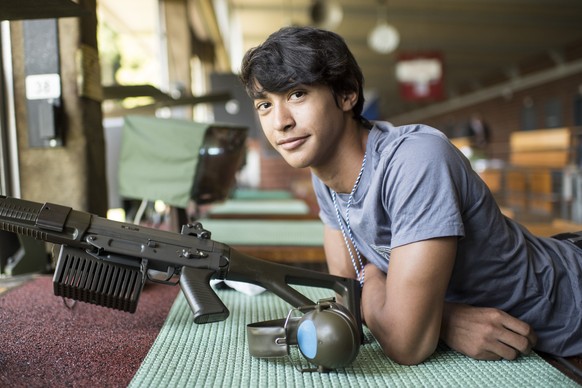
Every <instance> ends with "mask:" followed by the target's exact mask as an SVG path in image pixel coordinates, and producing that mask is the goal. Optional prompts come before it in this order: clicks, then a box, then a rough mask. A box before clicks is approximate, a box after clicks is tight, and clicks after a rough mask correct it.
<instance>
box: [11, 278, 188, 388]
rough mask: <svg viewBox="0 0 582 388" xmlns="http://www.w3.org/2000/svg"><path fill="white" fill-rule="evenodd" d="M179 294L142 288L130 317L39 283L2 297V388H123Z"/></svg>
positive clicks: (42, 281) (45, 282) (176, 289)
mask: <svg viewBox="0 0 582 388" xmlns="http://www.w3.org/2000/svg"><path fill="white" fill-rule="evenodd" d="M179 291H180V288H179V287H177V286H176V287H169V286H162V285H157V284H146V286H145V288H144V290H143V292H142V294H141V298H140V301H139V305H138V307H137V311H136V312H135V314H129V313H126V312H123V311H117V310H112V309H108V308H105V307H101V306H94V305H90V304H87V303H77V304H76V305H75V307H74V308H73V309H72V310H71V309H68V308H67V307H65V306H64V304H63V299H62V298H60V297H56V296H55V295H54V294H53V284H52V278H51V277H50V276H43V277H39V278H37V279H34V280H32V281H28V282H26V283H25V284H23V285H21V286H18V287H17V288H14V289H11V290H9V291H7V292H6V293H4V294H2V295H1V296H0V387H11V388H12V387H27V388H30V387H43V388H47V387H126V386H127V384H128V383H129V382H130V381H131V379H132V378H133V376H134V374H135V372H136V371H137V370H138V368H139V366H140V364H141V362H142V360H143V359H144V358H145V356H146V354H147V352H148V350H149V349H150V347H151V345H152V343H153V342H154V340H155V339H156V336H157V335H158V332H159V330H160V328H161V327H162V325H163V324H164V321H165V319H166V317H167V315H168V311H169V310H170V307H171V306H172V302H173V301H174V300H175V298H176V294H177V293H178V292H179Z"/></svg>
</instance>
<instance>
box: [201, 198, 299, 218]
mask: <svg viewBox="0 0 582 388" xmlns="http://www.w3.org/2000/svg"><path fill="white" fill-rule="evenodd" d="M307 213H309V206H307V204H306V203H305V202H304V201H302V200H299V199H266V200H262V201H258V200H254V199H231V200H227V201H224V202H222V203H218V204H216V205H213V206H212V208H211V209H210V210H209V211H208V214H210V215H221V214H238V215H245V214H307Z"/></svg>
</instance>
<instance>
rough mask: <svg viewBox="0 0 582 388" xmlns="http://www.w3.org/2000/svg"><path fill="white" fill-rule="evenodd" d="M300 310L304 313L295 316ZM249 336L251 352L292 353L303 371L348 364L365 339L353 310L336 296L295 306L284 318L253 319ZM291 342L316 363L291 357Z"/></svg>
mask: <svg viewBox="0 0 582 388" xmlns="http://www.w3.org/2000/svg"><path fill="white" fill-rule="evenodd" d="M297 313H302V314H303V315H302V316H296V315H297ZM247 339H248V343H249V351H250V353H251V356H253V357H259V358H271V357H285V356H289V358H290V360H291V362H292V363H293V365H295V367H297V369H299V370H300V371H302V372H305V371H319V372H326V371H329V370H333V369H338V368H343V367H346V366H348V365H350V364H351V363H352V362H353V361H354V360H355V359H356V356H357V355H358V351H359V349H360V344H361V343H362V338H361V334H360V326H359V325H358V323H357V322H356V319H355V318H354V316H353V314H352V313H351V312H350V311H349V310H348V309H347V308H346V307H344V306H343V305H341V304H339V303H336V302H335V301H334V299H326V300H320V301H318V302H317V304H316V305H314V306H306V307H299V308H295V309H292V310H291V311H289V314H288V315H287V318H285V319H277V320H271V321H263V322H257V323H251V324H249V325H247ZM291 346H297V347H298V349H299V352H300V353H301V355H302V356H303V357H304V358H305V359H306V360H307V361H309V363H311V364H313V365H315V366H316V367H315V368H313V367H311V368H302V367H301V366H298V364H297V363H296V361H295V360H294V358H293V357H291V353H290V349H291V348H290V347H291ZM299 364H300V363H299Z"/></svg>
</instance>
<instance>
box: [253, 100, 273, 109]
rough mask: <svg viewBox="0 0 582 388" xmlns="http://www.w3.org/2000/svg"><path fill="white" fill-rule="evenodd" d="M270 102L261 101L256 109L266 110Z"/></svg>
mask: <svg viewBox="0 0 582 388" xmlns="http://www.w3.org/2000/svg"><path fill="white" fill-rule="evenodd" d="M269 105H270V104H269V103H268V102H260V103H258V104H257V105H256V109H257V110H265V109H267V108H268V107H269Z"/></svg>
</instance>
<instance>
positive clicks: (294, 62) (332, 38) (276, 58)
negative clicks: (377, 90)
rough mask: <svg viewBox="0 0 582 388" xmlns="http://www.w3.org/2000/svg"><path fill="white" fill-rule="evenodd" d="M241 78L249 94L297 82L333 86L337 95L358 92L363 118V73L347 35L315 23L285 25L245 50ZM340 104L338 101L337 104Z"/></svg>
mask: <svg viewBox="0 0 582 388" xmlns="http://www.w3.org/2000/svg"><path fill="white" fill-rule="evenodd" d="M240 80H241V82H242V83H243V85H244V87H245V89H246V91H247V93H248V95H249V96H250V97H251V98H252V99H255V98H258V97H260V96H261V95H262V93H264V92H270V93H280V92H285V91H287V90H290V89H292V88H294V87H295V86H297V85H300V84H304V85H317V84H319V85H325V86H328V87H330V89H331V91H332V93H333V95H334V97H335V100H336V104H337V103H338V102H337V101H338V99H337V97H338V96H341V95H343V94H346V93H352V92H357V93H358V101H357V102H356V104H355V105H354V108H353V112H354V118H355V119H357V120H361V121H363V122H366V120H365V119H363V118H362V110H363V107H364V92H363V84H364V76H363V74H362V70H361V69H360V66H359V65H358V63H357V62H356V59H355V58H354V56H353V55H352V53H351V52H350V50H349V48H348V46H347V45H346V43H345V41H344V39H343V38H342V37H341V36H339V35H338V34H336V33H334V32H330V31H326V30H322V29H318V28H313V27H296V26H293V27H284V28H282V29H280V30H279V31H277V32H275V33H273V34H271V35H270V36H269V37H268V38H267V40H266V41H265V42H264V43H262V44H261V45H259V46H258V47H255V48H252V49H250V50H249V51H247V53H246V54H245V56H244V58H243V61H242V66H241V74H240ZM338 106H339V105H338Z"/></svg>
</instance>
